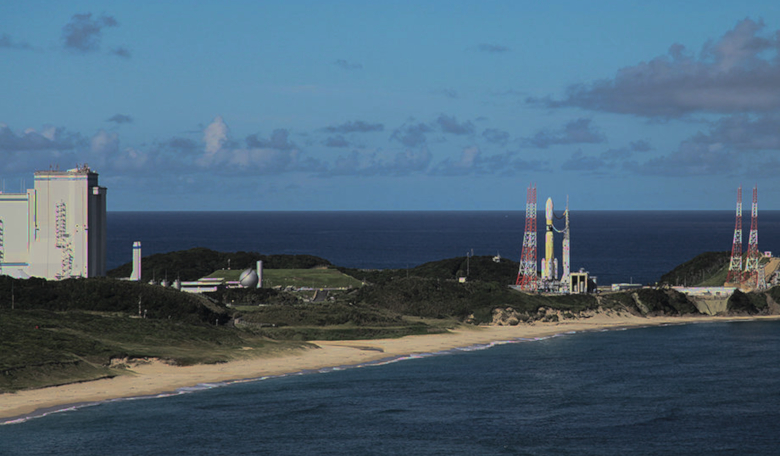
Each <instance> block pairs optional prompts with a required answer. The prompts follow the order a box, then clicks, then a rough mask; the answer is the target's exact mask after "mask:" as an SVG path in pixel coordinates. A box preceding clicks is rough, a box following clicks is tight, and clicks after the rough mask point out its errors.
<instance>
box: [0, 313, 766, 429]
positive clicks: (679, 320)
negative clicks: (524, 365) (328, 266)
mask: <svg viewBox="0 0 780 456" xmlns="http://www.w3.org/2000/svg"><path fill="white" fill-rule="evenodd" d="M778 318H780V316H770V317H706V316H695V317H651V318H645V317H637V316H632V315H625V314H624V315H622V316H615V315H612V316H608V315H605V314H597V315H595V316H593V317H591V318H585V319H576V320H564V321H561V322H558V323H539V322H536V323H534V324H530V325H529V324H522V323H521V324H519V325H517V326H473V327H470V326H462V327H460V328H459V329H457V330H454V331H452V332H450V333H445V334H431V335H423V336H407V337H403V338H400V339H380V340H358V341H313V342H312V343H313V344H314V345H315V346H316V347H312V348H307V349H295V350H290V351H288V352H285V353H283V354H281V355H277V356H258V357H249V358H248V359H242V360H237V361H231V362H228V363H222V364H208V365H195V366H186V367H176V366H170V365H168V364H165V363H163V362H160V361H157V360H150V361H149V362H145V363H143V362H142V363H139V364H135V365H133V366H131V368H130V370H131V371H132V372H133V373H134V374H133V375H120V376H117V377H115V378H111V379H103V380H95V381H90V382H84V383H75V384H70V385H63V386H56V387H50V388H41V389H35V390H26V391H20V392H16V393H5V394H0V423H2V422H7V421H9V420H10V419H12V418H14V417H17V418H18V417H23V416H28V415H31V414H33V415H34V414H36V411H37V413H41V411H42V410H60V409H63V408H65V407H64V406H66V405H71V404H84V403H93V402H100V401H105V400H110V399H117V398H125V397H139V396H154V395H158V394H162V393H167V392H173V391H176V390H177V389H179V388H185V387H194V386H197V385H199V384H204V383H218V382H225V381H230V380H241V379H252V378H260V377H267V376H275V375H282V374H291V373H296V372H300V371H306V370H316V369H322V368H326V367H336V366H350V365H357V364H362V363H367V362H372V361H378V360H382V359H389V358H398V357H401V356H407V355H413V354H421V353H435V352H440V351H444V350H450V349H454V348H463V347H469V346H474V345H481V344H489V343H491V342H499V341H511V340H517V339H533V338H539V337H545V336H551V335H554V334H563V333H568V332H572V331H575V332H580V331H594V330H601V329H610V328H619V327H638V326H654V325H663V324H687V323H697V322H711V321H736V320H757V319H778Z"/></svg>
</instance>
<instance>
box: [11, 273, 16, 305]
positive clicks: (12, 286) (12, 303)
mask: <svg viewBox="0 0 780 456" xmlns="http://www.w3.org/2000/svg"><path fill="white" fill-rule="evenodd" d="M14 304H15V303H14V282H13V280H12V281H11V310H14V307H15V305H14Z"/></svg>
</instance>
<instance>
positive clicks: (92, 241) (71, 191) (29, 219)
mask: <svg viewBox="0 0 780 456" xmlns="http://www.w3.org/2000/svg"><path fill="white" fill-rule="evenodd" d="M105 273H106V188H105V187H100V186H99V185H98V174H97V173H95V172H93V171H92V170H91V169H89V167H88V166H86V165H84V166H82V167H79V168H75V169H69V170H67V171H53V170H50V171H37V172H36V173H35V185H34V188H32V189H29V190H27V192H26V193H0V275H10V276H13V277H17V278H25V277H29V276H35V277H43V278H46V279H57V280H58V279H64V278H68V277H97V276H103V275H105Z"/></svg>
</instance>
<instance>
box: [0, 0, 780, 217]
mask: <svg viewBox="0 0 780 456" xmlns="http://www.w3.org/2000/svg"><path fill="white" fill-rule="evenodd" d="M159 3H160V4H158V3H157V2H129V1H116V2H106V1H95V2H89V1H85V2H80V1H70V2H55V1H16V0H6V1H4V2H2V3H0V99H1V100H2V102H1V103H0V178H2V180H3V182H4V188H5V191H18V190H19V189H20V188H21V186H22V185H26V186H30V185H31V182H32V173H33V171H35V170H38V169H48V168H49V167H50V166H59V167H60V168H61V169H64V168H72V167H74V166H76V165H77V164H82V163H88V164H89V165H90V166H91V167H92V168H93V169H94V170H96V171H97V172H99V173H100V181H101V184H102V185H105V186H106V187H108V189H109V200H108V201H109V210H114V211H117V210H482V209H484V210H523V208H524V205H525V190H526V188H527V186H528V185H529V183H531V182H533V183H536V185H537V187H538V194H539V198H540V200H541V201H542V203H543V200H544V199H546V197H548V196H551V197H553V199H554V200H555V201H556V202H559V203H558V204H557V205H556V206H560V205H561V203H563V201H564V200H565V198H566V196H567V195H568V196H569V198H570V204H571V208H572V210H601V209H637V210H641V209H732V208H733V207H734V201H735V194H736V188H737V187H738V186H739V185H743V186H744V187H745V188H751V187H752V186H753V185H758V187H759V203H760V206H761V208H762V209H780V202H778V201H780V198H778V197H777V196H778V195H780V179H778V178H777V176H778V175H780V2H777V1H755V2H749V4H746V5H742V4H739V3H742V2H733V1H729V2H725V1H723V2H718V1H689V2H632V1H614V2H612V1H594V2H575V1H568V2H567V1H551V2H544V4H543V5H541V4H540V3H541V2H531V1H528V2H523V1H506V2H503V1H483V2H476V1H475V2H451V1H440V2H439V1H415V2H412V1H399V2H367V1H362V2H357V1H334V2H321V1H316V2H314V1H312V2H304V1H290V2H255V1H246V2H242V1H231V2H220V3H218V2H195V1H193V2H159ZM679 3H684V4H679ZM745 3H748V2H745ZM746 194H749V190H748V191H746ZM746 204H748V201H747V200H746Z"/></svg>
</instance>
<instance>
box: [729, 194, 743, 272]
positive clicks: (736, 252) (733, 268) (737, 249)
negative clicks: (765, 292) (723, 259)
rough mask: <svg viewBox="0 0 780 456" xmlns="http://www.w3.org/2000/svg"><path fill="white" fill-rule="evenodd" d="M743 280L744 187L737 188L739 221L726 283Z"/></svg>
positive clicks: (735, 231) (735, 227)
mask: <svg viewBox="0 0 780 456" xmlns="http://www.w3.org/2000/svg"><path fill="white" fill-rule="evenodd" d="M741 281H742V187H741V186H740V187H739V189H737V222H736V224H735V225H734V242H733V243H732V245H731V262H730V263H729V273H728V275H727V276H726V283H737V284H738V283H740V282H741Z"/></svg>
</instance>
